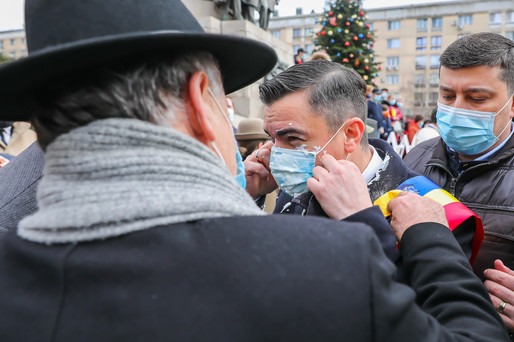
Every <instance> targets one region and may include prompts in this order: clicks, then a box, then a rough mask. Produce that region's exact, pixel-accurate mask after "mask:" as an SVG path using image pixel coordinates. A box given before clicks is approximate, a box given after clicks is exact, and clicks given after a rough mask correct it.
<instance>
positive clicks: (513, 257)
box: [405, 136, 514, 278]
mask: <svg viewBox="0 0 514 342" xmlns="http://www.w3.org/2000/svg"><path fill="white" fill-rule="evenodd" d="M405 163H406V164H407V166H409V167H410V168H412V169H413V170H415V171H417V172H419V173H421V174H423V175H425V176H426V177H427V178H430V179H431V180H432V181H433V182H435V183H436V184H438V185H439V186H441V187H442V188H444V189H445V190H447V191H448V192H450V193H451V194H452V195H453V196H455V197H456V198H457V199H458V200H459V201H461V202H462V203H463V204H465V205H466V206H467V207H468V208H470V209H471V210H473V211H474V212H475V213H476V214H478V215H479V216H480V217H481V218H482V221H483V224H484V231H485V236H484V241H483V243H482V247H481V249H480V251H479V253H478V256H477V259H476V260H475V263H474V264H473V269H474V271H475V273H476V274H477V276H479V277H481V278H483V277H484V275H483V271H484V270H485V269H486V268H494V265H493V263H494V260H495V259H501V260H502V261H503V262H504V264H505V265H507V266H508V267H510V268H514V136H513V137H511V138H510V140H509V141H508V142H507V143H506V144H505V146H503V147H502V148H501V149H500V150H499V151H498V152H497V153H496V154H495V155H494V156H493V157H492V158H491V159H490V160H489V161H485V162H467V163H461V165H460V168H461V170H462V172H460V173H458V174H454V173H453V172H452V171H451V170H452V169H457V167H458V157H457V156H456V154H455V153H451V152H450V151H449V150H447V147H446V144H445V143H444V141H443V140H442V139H441V138H440V137H438V138H434V139H431V140H427V141H425V142H423V143H421V144H419V145H417V146H416V147H415V148H414V149H412V150H411V151H410V152H409V153H408V154H407V156H406V157H405ZM452 164H453V167H452ZM455 164H457V166H455Z"/></svg>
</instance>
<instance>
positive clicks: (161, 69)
mask: <svg viewBox="0 0 514 342" xmlns="http://www.w3.org/2000/svg"><path fill="white" fill-rule="evenodd" d="M197 71H204V72H205V73H206V74H207V77H208V79H209V84H210V87H211V88H212V90H213V91H214V93H215V94H216V95H218V96H220V97H221V96H223V95H224V94H223V87H222V83H221V75H220V71H219V66H218V63H217V61H216V60H215V58H214V57H213V56H212V55H211V54H210V53H207V52H187V53H184V54H181V55H179V56H171V57H170V56H156V57H152V58H141V59H140V60H134V61H132V62H130V63H129V64H127V63H125V64H121V63H120V64H118V65H116V66H112V67H106V68H102V69H97V70H94V71H91V72H90V73H88V74H87V75H81V76H77V77H74V78H73V80H67V81H63V82H61V83H58V84H57V85H56V86H54V87H52V88H51V89H47V90H45V91H43V92H42V93H41V94H38V95H39V96H38V100H37V102H36V105H35V108H34V113H35V115H34V118H33V123H34V127H35V129H36V132H37V134H38V140H39V144H40V145H41V147H42V148H43V149H46V146H48V144H49V143H51V142H52V141H53V140H54V139H55V138H56V137H57V136H59V135H60V134H63V133H67V132H69V131H70V130H72V129H74V128H77V127H80V126H84V125H87V124H88V123H90V122H93V121H96V120H100V119H106V118H131V119H138V120H142V121H148V122H151V123H154V124H157V125H161V126H171V125H172V123H173V121H174V119H175V117H174V112H175V111H177V110H180V109H182V108H183V104H184V99H185V96H186V94H187V91H186V86H187V82H188V81H189V79H190V78H191V76H192V75H193V74H194V73H195V72H197Z"/></svg>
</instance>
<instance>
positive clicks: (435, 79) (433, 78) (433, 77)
mask: <svg viewBox="0 0 514 342" xmlns="http://www.w3.org/2000/svg"><path fill="white" fill-rule="evenodd" d="M430 86H431V87H439V74H438V73H432V74H430Z"/></svg>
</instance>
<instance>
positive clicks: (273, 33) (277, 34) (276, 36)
mask: <svg viewBox="0 0 514 342" xmlns="http://www.w3.org/2000/svg"><path fill="white" fill-rule="evenodd" d="M271 35H272V36H273V37H275V38H278V39H280V30H271Z"/></svg>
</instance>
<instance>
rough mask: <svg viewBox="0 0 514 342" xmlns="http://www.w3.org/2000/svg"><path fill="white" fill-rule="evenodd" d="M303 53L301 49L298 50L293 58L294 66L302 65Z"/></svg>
mask: <svg viewBox="0 0 514 342" xmlns="http://www.w3.org/2000/svg"><path fill="white" fill-rule="evenodd" d="M304 54H305V52H304V51H303V49H302V48H300V49H298V52H297V53H296V55H295V56H294V64H302V63H303V55H304Z"/></svg>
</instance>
